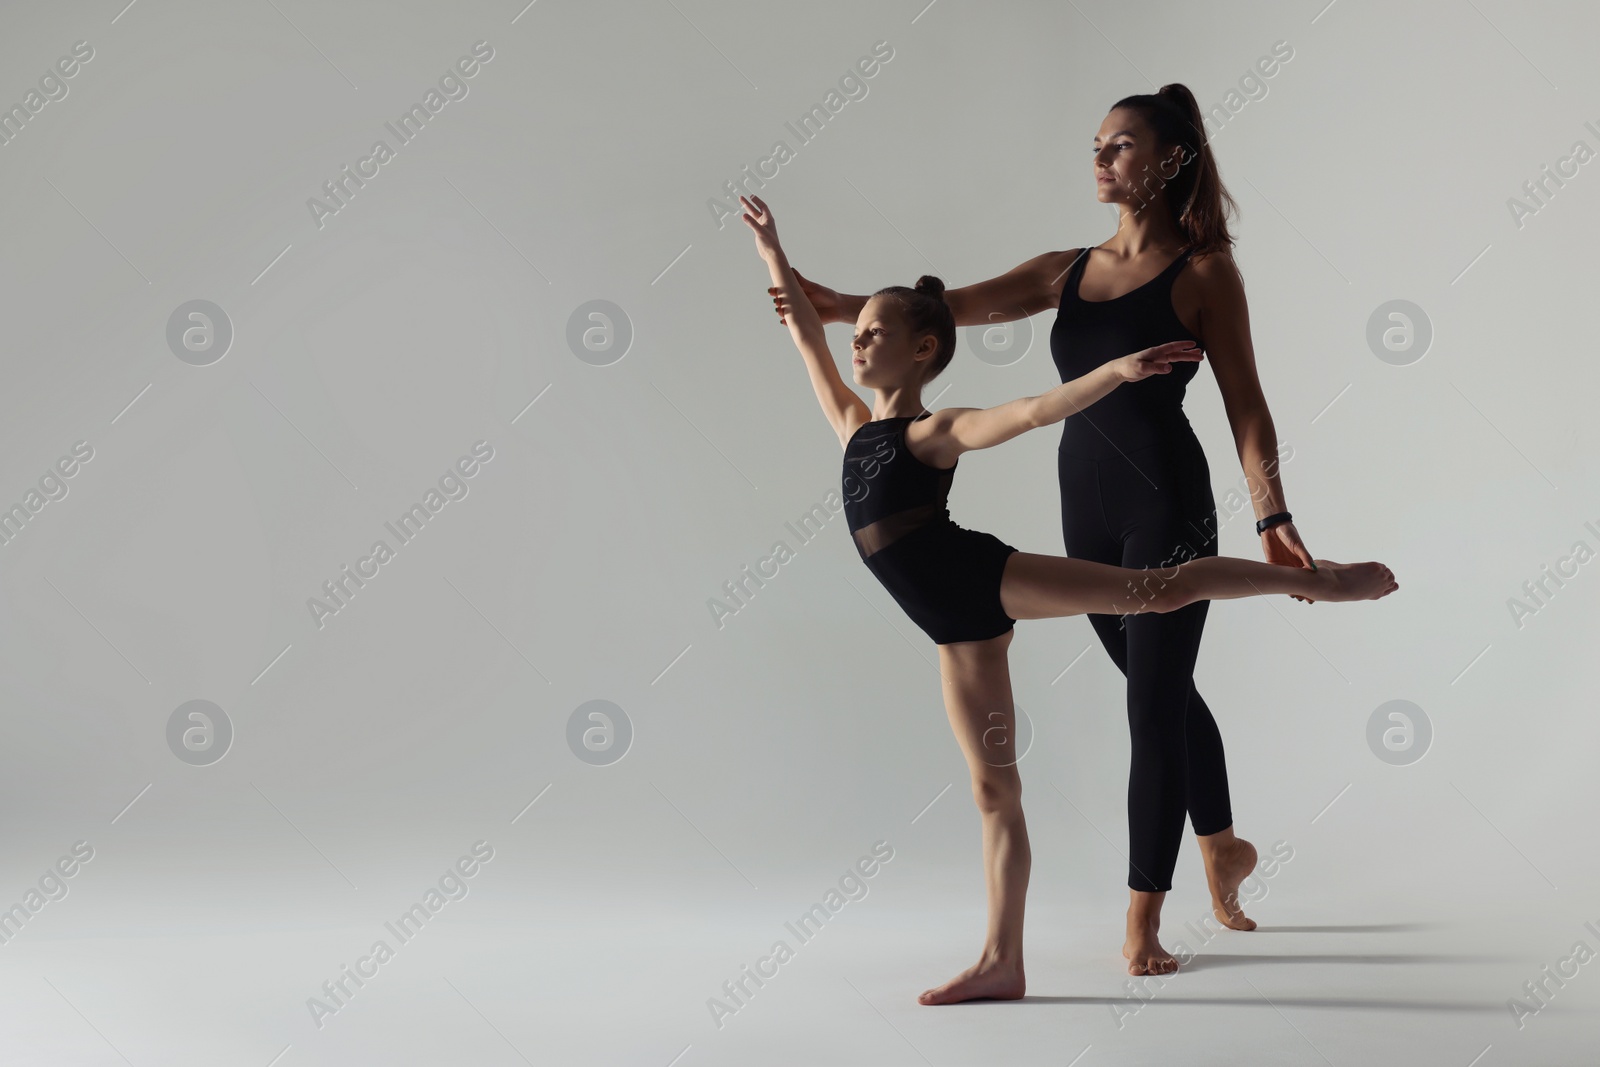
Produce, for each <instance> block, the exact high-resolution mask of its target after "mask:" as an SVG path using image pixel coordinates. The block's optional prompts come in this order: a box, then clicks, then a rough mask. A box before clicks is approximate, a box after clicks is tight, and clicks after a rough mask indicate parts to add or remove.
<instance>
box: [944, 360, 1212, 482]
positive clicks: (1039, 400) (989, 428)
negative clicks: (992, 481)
mask: <svg viewBox="0 0 1600 1067" xmlns="http://www.w3.org/2000/svg"><path fill="white" fill-rule="evenodd" d="M1200 358H1201V352H1200V349H1198V348H1196V347H1195V344H1194V342H1193V341H1169V342H1167V343H1166V344H1164V345H1156V346H1155V347H1154V348H1146V349H1144V350H1142V351H1139V352H1134V353H1132V354H1131V355H1126V356H1122V357H1121V358H1119V359H1113V360H1110V361H1109V362H1107V363H1103V364H1101V365H1100V366H1098V367H1096V368H1095V369H1094V370H1092V371H1090V372H1089V373H1088V374H1085V375H1083V376H1082V377H1079V378H1074V379H1072V380H1071V381H1070V382H1062V383H1061V384H1060V385H1058V386H1056V387H1055V388H1054V389H1052V390H1050V391H1049V392H1048V393H1044V394H1042V395H1040V396H1024V397H1020V398H1018V399H1016V400H1011V401H1007V402H1006V403H1004V404H998V405H996V406H995V407H992V408H941V409H940V410H938V411H936V412H934V413H933V415H932V417H931V418H929V419H928V420H927V421H928V423H929V426H928V430H927V434H928V438H929V440H930V441H933V440H935V439H938V441H939V443H938V444H937V445H935V450H936V451H937V452H938V453H940V456H941V458H942V459H943V460H944V461H945V462H942V463H941V464H939V465H940V466H948V465H949V464H950V463H953V462H954V461H955V458H956V457H957V456H959V455H960V454H961V453H962V452H972V451H974V450H976V449H979V448H992V447H993V446H995V445H998V444H1000V443H1001V442H1003V441H1009V440H1011V439H1012V438H1013V437H1016V436H1017V435H1018V434H1021V433H1026V432H1027V431H1028V430H1034V429H1037V428H1039V427H1040V426H1050V425H1053V424H1055V423H1058V422H1060V421H1061V420H1063V419H1065V418H1066V417H1067V416H1069V415H1074V414H1077V413H1078V412H1079V411H1082V410H1083V409H1084V408H1086V407H1088V406H1090V405H1091V404H1093V403H1094V402H1095V401H1097V400H1099V399H1100V398H1101V397H1103V396H1105V395H1106V394H1107V393H1109V392H1111V391H1112V390H1113V389H1115V388H1116V387H1117V386H1119V385H1121V384H1122V383H1123V382H1136V381H1139V380H1141V379H1143V378H1148V377H1150V376H1151V375H1153V374H1170V373H1172V366H1171V365H1172V364H1173V363H1195V362H1198V361H1199V360H1200Z"/></svg>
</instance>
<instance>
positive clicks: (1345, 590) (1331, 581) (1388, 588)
mask: <svg viewBox="0 0 1600 1067" xmlns="http://www.w3.org/2000/svg"><path fill="white" fill-rule="evenodd" d="M1315 562H1316V564H1317V569H1316V572H1315V573H1316V575H1317V577H1319V578H1321V579H1322V581H1323V584H1324V588H1323V589H1322V591H1321V592H1319V593H1317V594H1316V595H1315V596H1313V597H1312V599H1313V600H1327V601H1332V602H1334V603H1337V602H1340V601H1349V600H1377V599H1378V598H1379V597H1385V596H1388V595H1389V594H1390V593H1392V592H1394V591H1395V590H1396V589H1399V588H1400V583H1399V582H1397V581H1395V580H1394V572H1393V571H1391V570H1390V569H1389V568H1388V567H1385V566H1384V565H1383V564H1381V563H1375V562H1374V563H1334V562H1333V561H1332V560H1326V559H1319V560H1316V561H1315Z"/></svg>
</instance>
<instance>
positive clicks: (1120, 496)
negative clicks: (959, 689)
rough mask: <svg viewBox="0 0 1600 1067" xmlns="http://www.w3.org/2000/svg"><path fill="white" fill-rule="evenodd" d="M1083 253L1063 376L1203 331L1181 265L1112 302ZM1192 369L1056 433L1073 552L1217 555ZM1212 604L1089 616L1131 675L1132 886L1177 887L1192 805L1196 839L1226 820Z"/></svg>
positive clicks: (1061, 343)
mask: <svg viewBox="0 0 1600 1067" xmlns="http://www.w3.org/2000/svg"><path fill="white" fill-rule="evenodd" d="M1089 256H1090V252H1089V250H1087V249H1085V250H1083V251H1082V252H1080V253H1079V255H1078V258H1077V260H1076V261H1075V262H1074V263H1073V265H1072V267H1071V268H1070V269H1069V270H1068V272H1067V276H1066V279H1065V282H1064V284H1063V286H1062V289H1061V306H1060V310H1059V311H1058V313H1057V315H1056V321H1055V325H1054V326H1053V327H1052V328H1051V331H1050V351H1051V355H1052V356H1053V358H1054V359H1055V364H1056V368H1057V370H1059V371H1060V372H1061V380H1062V381H1069V380H1071V379H1073V378H1076V377H1078V376H1079V375H1081V374H1084V373H1087V372H1088V371H1090V370H1093V369H1094V368H1095V367H1098V366H1099V365H1100V364H1102V363H1104V362H1105V361H1107V360H1109V359H1115V358H1117V357H1118V356H1124V355H1127V354H1128V353H1130V352H1136V351H1138V350H1140V349H1142V348H1149V347H1151V346H1152V345H1158V344H1162V343H1164V342H1167V341H1181V340H1192V341H1195V342H1197V343H1198V342H1199V341H1200V338H1198V337H1196V336H1195V335H1194V334H1193V333H1191V332H1190V331H1189V330H1188V328H1187V327H1185V326H1184V325H1183V322H1182V321H1181V320H1180V319H1179V318H1178V315H1177V313H1176V312H1175V311H1174V310H1173V308H1172V283H1173V280H1174V279H1176V278H1177V276H1178V274H1179V273H1180V272H1181V271H1182V270H1183V268H1184V264H1186V263H1187V262H1188V261H1189V256H1190V252H1189V250H1187V249H1186V250H1185V251H1183V252H1181V253H1179V255H1178V257H1177V258H1176V259H1174V260H1173V261H1172V263H1171V264H1170V265H1169V266H1168V267H1167V269H1166V270H1164V271H1162V272H1161V273H1160V274H1158V275H1156V276H1155V277H1154V278H1152V279H1151V280H1150V281H1148V282H1146V283H1145V284H1144V285H1141V286H1139V287H1138V288H1137V289H1134V290H1132V291H1131V292H1128V293H1125V294H1124V295H1122V296H1119V297H1116V298H1115V299H1112V300H1097V301H1090V300H1083V299H1082V298H1080V297H1079V295H1078V283H1079V280H1080V279H1081V278H1082V277H1083V269H1084V266H1085V265H1086V264H1087V263H1088V260H1089ZM1198 368H1199V365H1198V364H1196V363H1177V364H1174V365H1173V367H1172V370H1171V371H1169V372H1168V373H1166V374H1161V375H1156V376H1153V377H1149V378H1146V379H1144V380H1143V381H1138V382H1129V383H1126V384H1124V385H1123V386H1121V387H1120V388H1118V389H1117V390H1116V391H1115V392H1113V393H1111V394H1110V395H1109V396H1107V397H1105V398H1104V399H1102V400H1101V401H1100V402H1099V403H1097V404H1094V405H1093V406H1092V407H1090V408H1088V409H1086V410H1084V411H1081V412H1079V413H1077V414H1075V415H1072V416H1071V417H1069V418H1068V419H1067V420H1066V422H1065V425H1064V426H1063V427H1062V431H1061V446H1060V449H1059V451H1058V452H1057V471H1058V474H1059V476H1060V480H1061V530H1062V534H1063V537H1064V539H1065V541H1066V547H1067V554H1068V555H1069V556H1073V557H1075V558H1078V559H1088V560H1094V561H1096V562H1099V563H1109V564H1112V565H1115V566H1120V567H1141V568H1143V567H1170V566H1172V565H1173V564H1175V563H1181V562H1183V561H1184V560H1187V559H1193V558H1195V557H1196V556H1215V555H1216V554H1217V519H1216V507H1215V504H1214V502H1213V500H1212V495H1211V472H1210V469H1209V468H1208V467H1207V465H1206V456H1205V452H1204V451H1203V450H1202V449H1201V447H1200V441H1199V439H1198V438H1197V437H1195V434H1194V431H1193V430H1192V429H1191V428H1190V426H1189V420H1188V418H1187V417H1185V415H1184V413H1183V394H1184V388H1185V386H1187V385H1188V383H1189V382H1190V380H1191V379H1193V378H1194V376H1195V373H1196V372H1197V370H1198ZM1208 607H1209V601H1204V600H1202V601H1199V602H1197V603H1194V604H1190V605H1189V606H1188V607H1185V608H1180V609H1179V610H1177V611H1173V612H1166V613H1162V614H1156V613H1154V612H1146V613H1140V614H1135V615H1129V616H1126V617H1123V618H1120V619H1119V617H1118V616H1116V615H1090V616H1089V622H1090V624H1091V625H1092V626H1093V627H1094V631H1095V634H1096V635H1097V636H1098V637H1099V639H1100V643H1101V644H1102V645H1104V646H1105V649H1106V651H1107V652H1108V653H1110V655H1111V658H1112V660H1113V661H1114V662H1115V663H1116V665H1117V666H1118V668H1120V669H1121V670H1122V673H1123V674H1125V675H1126V676H1127V679H1128V726H1129V729H1130V732H1131V734H1132V766H1131V767H1130V769H1129V773H1128V837H1129V862H1128V885H1129V887H1130V888H1133V889H1137V890H1141V891H1143V892H1161V891H1165V890H1168V889H1170V888H1171V887H1172V869H1173V866H1174V865H1175V864H1176V863H1177V859H1178V846H1179V844H1180V843H1181V842H1182V839H1183V817H1184V812H1185V810H1187V811H1188V814H1189V820H1190V822H1191V823H1192V824H1193V826H1194V832H1195V833H1196V834H1202V835H1204V834H1214V833H1217V832H1219V831H1221V830H1225V829H1227V828H1228V827H1229V826H1231V825H1232V824H1233V813H1232V811H1231V810H1230V806H1229V800H1228V772H1227V765H1226V761H1225V759H1224V756H1223V750H1222V735H1221V734H1220V733H1218V731H1217V724H1216V720H1214V719H1213V718H1212V716H1211V711H1210V709H1209V708H1207V707H1206V704H1205V701H1204V700H1202V699H1201V698H1200V694H1199V693H1198V692H1197V691H1196V690H1195V687H1194V679H1193V673H1194V664H1195V658H1196V656H1197V655H1198V654H1199V651H1200V637H1201V630H1202V628H1203V627H1204V625H1205V618H1206V609H1207V608H1208Z"/></svg>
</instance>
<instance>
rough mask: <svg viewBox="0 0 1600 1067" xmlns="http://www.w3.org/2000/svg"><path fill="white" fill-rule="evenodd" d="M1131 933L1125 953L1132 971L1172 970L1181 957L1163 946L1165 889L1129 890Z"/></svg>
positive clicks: (1167, 972) (1162, 972) (1125, 944)
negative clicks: (1161, 937)
mask: <svg viewBox="0 0 1600 1067" xmlns="http://www.w3.org/2000/svg"><path fill="white" fill-rule="evenodd" d="M1128 896H1129V903H1128V936H1127V940H1126V941H1124V942H1123V943H1122V955H1123V956H1124V957H1126V958H1127V960H1128V973H1129V974H1171V973H1173V972H1174V971H1176V970H1177V969H1178V959H1177V957H1176V956H1174V955H1173V954H1172V953H1170V952H1168V951H1167V950H1166V949H1164V948H1162V947H1161V939H1160V937H1159V936H1158V932H1159V931H1160V929H1161V902H1162V900H1163V899H1165V897H1166V894H1165V893H1141V892H1139V891H1137V890H1133V889H1130V890H1128Z"/></svg>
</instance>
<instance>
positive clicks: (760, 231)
mask: <svg viewBox="0 0 1600 1067" xmlns="http://www.w3.org/2000/svg"><path fill="white" fill-rule="evenodd" d="M739 202H740V203H741V204H743V205H744V208H745V212H746V213H745V214H744V215H742V216H740V217H741V218H742V219H744V222H745V225H747V226H749V227H750V228H751V229H752V230H754V231H755V236H756V250H757V251H758V252H760V253H761V258H762V259H763V260H765V261H766V264H767V268H768V270H769V271H771V273H772V284H773V287H774V288H775V289H776V290H777V291H778V292H780V293H782V294H783V295H784V297H785V301H786V303H787V304H788V306H789V307H790V308H792V309H793V313H792V314H791V315H789V317H788V324H789V336H791V337H792V338H794V345H795V347H796V348H798V349H799V350H800V355H801V356H803V357H804V358H805V362H806V373H807V374H809V375H810V376H811V388H812V389H813V390H815V391H816V394H817V403H818V404H820V405H822V413H823V415H825V416H827V419H828V425H830V426H832V427H833V432H834V433H835V434H837V435H838V436H839V446H840V447H841V448H842V447H844V446H845V445H846V444H848V443H849V441H850V435H851V434H852V433H854V432H855V431H856V429H857V428H859V427H860V426H861V424H862V423H864V422H866V421H867V420H868V419H869V418H871V417H872V411H871V409H869V408H868V407H867V405H866V404H864V403H862V402H861V398H860V397H858V396H857V395H856V394H855V392H854V390H852V389H851V388H850V387H849V386H847V385H845V384H844V379H843V378H841V377H839V368H838V367H836V366H835V365H834V362H833V353H832V352H831V351H829V349H828V339H827V337H826V335H825V334H824V333H823V331H822V319H821V317H820V316H818V314H817V311H816V308H814V307H812V306H811V301H810V300H809V299H808V298H807V297H806V295H805V293H803V292H801V290H800V283H799V282H798V281H796V280H795V276H794V270H793V269H792V268H791V267H790V266H789V257H788V256H786V255H784V253H783V246H782V245H781V244H779V242H778V228H777V223H776V222H775V221H774V220H773V217H772V212H771V211H769V210H768V209H767V205H766V204H765V203H763V202H762V201H761V198H760V197H755V198H749V197H743V196H741V197H740V198H739Z"/></svg>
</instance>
